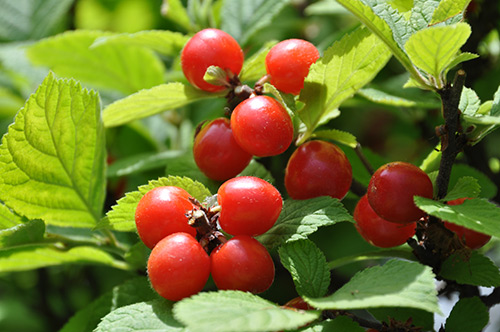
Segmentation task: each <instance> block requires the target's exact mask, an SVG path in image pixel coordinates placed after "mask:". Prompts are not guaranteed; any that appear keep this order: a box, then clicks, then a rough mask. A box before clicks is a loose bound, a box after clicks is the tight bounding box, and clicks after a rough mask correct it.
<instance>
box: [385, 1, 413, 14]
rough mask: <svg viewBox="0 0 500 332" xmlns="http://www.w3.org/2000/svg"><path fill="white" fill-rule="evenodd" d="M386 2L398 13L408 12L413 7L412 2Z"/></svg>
mask: <svg viewBox="0 0 500 332" xmlns="http://www.w3.org/2000/svg"><path fill="white" fill-rule="evenodd" d="M387 2H388V3H389V4H390V5H391V6H392V7H393V8H396V9H397V10H398V11H399V12H400V13H405V12H408V11H410V10H411V9H412V7H413V0H388V1H387Z"/></svg>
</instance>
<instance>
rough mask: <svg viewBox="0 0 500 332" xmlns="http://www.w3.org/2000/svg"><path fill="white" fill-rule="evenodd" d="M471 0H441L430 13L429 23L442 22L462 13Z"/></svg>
mask: <svg viewBox="0 0 500 332" xmlns="http://www.w3.org/2000/svg"><path fill="white" fill-rule="evenodd" d="M470 1H471V0H441V2H440V3H439V6H438V7H437V8H436V10H435V11H434V13H433V14H432V21H431V24H436V23H439V22H444V21H446V20H448V19H450V18H452V17H453V16H456V15H459V14H463V12H464V11H465V8H467V5H468V4H469V2H470Z"/></svg>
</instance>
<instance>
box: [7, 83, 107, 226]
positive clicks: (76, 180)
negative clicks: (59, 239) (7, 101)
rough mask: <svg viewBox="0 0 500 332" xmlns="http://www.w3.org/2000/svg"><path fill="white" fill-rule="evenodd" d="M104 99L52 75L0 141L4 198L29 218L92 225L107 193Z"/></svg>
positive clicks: (29, 100)
mask: <svg viewBox="0 0 500 332" xmlns="http://www.w3.org/2000/svg"><path fill="white" fill-rule="evenodd" d="M105 153H106V152H105V142H104V128H103V125H102V122H101V118H100V107H99V97H98V96H97V94H96V93H94V92H92V91H90V92H89V91H87V90H84V89H82V88H81V86H80V85H79V84H78V83H77V82H75V81H73V80H56V79H55V78H54V75H52V74H50V75H49V76H47V78H46V79H45V80H44V82H43V83H42V84H41V85H40V86H39V88H38V90H37V91H36V93H35V94H34V95H32V96H31V97H30V98H29V99H28V101H27V102H26V105H25V107H24V108H23V109H21V110H20V111H19V113H18V114H17V116H16V119H15V122H14V124H12V125H11V126H10V127H9V131H8V133H7V134H6V135H5V136H4V137H3V139H2V145H0V199H1V200H3V201H4V202H5V204H6V205H7V206H9V207H10V208H12V209H13V210H14V211H17V212H18V213H22V214H23V215H24V216H26V217H27V218H28V219H42V220H44V221H45V222H46V223H47V224H52V225H59V226H73V227H93V226H94V225H95V224H96V222H97V221H98V220H99V219H100V217H101V211H102V206H103V203H104V196H105V185H106V183H105V167H106V161H105Z"/></svg>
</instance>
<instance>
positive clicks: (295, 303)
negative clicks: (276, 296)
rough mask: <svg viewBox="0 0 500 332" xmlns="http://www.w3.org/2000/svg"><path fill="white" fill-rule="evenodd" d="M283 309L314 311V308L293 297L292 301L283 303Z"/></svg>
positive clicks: (301, 299) (299, 298)
mask: <svg viewBox="0 0 500 332" xmlns="http://www.w3.org/2000/svg"><path fill="white" fill-rule="evenodd" d="M283 307H285V308H292V309H299V310H315V308H314V307H311V305H310V304H309V303H307V302H306V301H304V299H303V298H302V297H300V296H297V297H294V298H293V299H291V300H290V301H288V302H287V303H285V304H284V305H283Z"/></svg>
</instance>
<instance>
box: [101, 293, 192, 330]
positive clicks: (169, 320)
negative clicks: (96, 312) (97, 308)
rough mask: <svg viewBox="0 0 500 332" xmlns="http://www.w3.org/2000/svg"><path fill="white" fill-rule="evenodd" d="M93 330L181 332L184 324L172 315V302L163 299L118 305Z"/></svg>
mask: <svg viewBox="0 0 500 332" xmlns="http://www.w3.org/2000/svg"><path fill="white" fill-rule="evenodd" d="M94 331H95V332H107V331H158V332H160V331H161V332H181V331H184V326H182V325H181V324H179V322H177V321H176V320H175V319H174V317H173V316H172V302H168V301H166V300H164V299H161V300H154V301H149V302H140V303H135V304H131V305H128V306H124V307H120V308H118V309H116V310H114V311H111V312H110V313H109V314H108V315H106V316H104V318H102V321H101V322H100V323H99V325H98V326H97V328H96V329H95V330H94Z"/></svg>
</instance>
